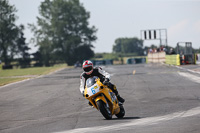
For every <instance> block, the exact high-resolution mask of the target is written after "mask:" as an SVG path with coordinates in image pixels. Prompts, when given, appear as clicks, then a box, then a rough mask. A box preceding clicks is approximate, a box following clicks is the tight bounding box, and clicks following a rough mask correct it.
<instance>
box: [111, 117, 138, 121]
mask: <svg viewBox="0 0 200 133" xmlns="http://www.w3.org/2000/svg"><path fill="white" fill-rule="evenodd" d="M137 119H141V117H124V118H112V119H111V120H137Z"/></svg>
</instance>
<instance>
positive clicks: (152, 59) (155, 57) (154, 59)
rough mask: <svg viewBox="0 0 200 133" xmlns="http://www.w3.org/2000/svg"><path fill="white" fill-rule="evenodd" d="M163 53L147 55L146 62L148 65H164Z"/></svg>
mask: <svg viewBox="0 0 200 133" xmlns="http://www.w3.org/2000/svg"><path fill="white" fill-rule="evenodd" d="M165 56H166V54H165V52H158V53H148V56H147V61H148V62H149V63H162V62H163V63H164V62H165Z"/></svg>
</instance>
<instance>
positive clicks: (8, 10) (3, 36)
mask: <svg viewBox="0 0 200 133" xmlns="http://www.w3.org/2000/svg"><path fill="white" fill-rule="evenodd" d="M16 11H17V10H16V8H15V7H14V6H13V5H9V3H8V0H1V1H0V55H1V57H2V60H3V61H4V63H5V66H8V65H10V62H11V60H12V59H13V57H14V53H15V52H16V47H17V46H16V40H17V35H18V31H19V29H18V27H17V26H16V25H15V21H16V19H17V16H16V15H15V12H16Z"/></svg>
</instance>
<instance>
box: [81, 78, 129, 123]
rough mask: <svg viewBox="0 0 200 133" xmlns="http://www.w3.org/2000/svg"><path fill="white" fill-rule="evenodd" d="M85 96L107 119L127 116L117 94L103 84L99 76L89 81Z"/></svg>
mask: <svg viewBox="0 0 200 133" xmlns="http://www.w3.org/2000/svg"><path fill="white" fill-rule="evenodd" d="M84 96H85V98H86V99H88V100H89V101H90V103H91V104H92V105H93V107H95V108H96V109H97V110H99V111H100V112H101V114H102V115H103V116H104V117H105V118H106V119H112V116H113V115H116V116H117V117H118V118H123V117H124V115H125V110H124V107H123V105H122V103H120V102H119V101H118V99H117V97H116V95H115V93H114V92H112V90H111V89H109V88H108V86H107V85H104V84H102V83H101V82H100V79H99V78H98V77H97V76H93V77H91V78H88V79H87V81H86V87H85V92H84Z"/></svg>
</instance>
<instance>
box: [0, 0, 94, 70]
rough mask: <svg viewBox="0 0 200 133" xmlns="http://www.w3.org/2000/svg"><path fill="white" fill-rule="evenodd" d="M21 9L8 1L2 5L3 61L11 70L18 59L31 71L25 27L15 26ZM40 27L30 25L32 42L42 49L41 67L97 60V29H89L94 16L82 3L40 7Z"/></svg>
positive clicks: (51, 1)
mask: <svg viewBox="0 0 200 133" xmlns="http://www.w3.org/2000/svg"><path fill="white" fill-rule="evenodd" d="M16 12H17V9H16V8H15V6H14V5H10V4H9V1H8V0H1V1H0V59H1V60H2V61H3V62H4V63H5V66H7V67H9V66H10V65H11V62H12V61H13V60H14V59H15V58H18V62H19V64H20V66H22V67H27V66H29V64H30V61H31V58H30V54H29V53H28V51H29V50H30V47H28V44H27V43H26V42H25V41H26V38H25V37H24V33H23V31H24V27H25V26H24V25H20V26H17V25H16V24H15V22H16V20H17V18H18V17H17V16H16V15H15V13H16ZM39 14H40V16H38V17H37V25H35V24H29V28H30V29H31V31H32V32H33V33H34V37H33V38H32V41H33V42H34V43H35V44H36V45H37V46H39V49H38V51H37V52H36V53H33V54H32V55H33V56H34V58H33V60H35V61H36V65H37V66H42V65H45V66H50V65H51V63H56V62H59V61H60V62H65V63H67V64H68V65H72V64H73V63H75V62H76V61H77V60H79V61H81V60H84V59H88V58H91V57H93V56H94V51H93V49H92V48H93V47H94V46H93V45H92V42H94V41H95V40H96V39H97V37H96V35H95V34H96V31H97V29H96V28H95V27H94V26H89V22H88V19H89V18H90V13H89V12H88V11H86V10H85V8H84V7H83V5H82V4H81V3H80V2H79V0H45V1H44V2H41V5H40V7H39Z"/></svg>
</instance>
